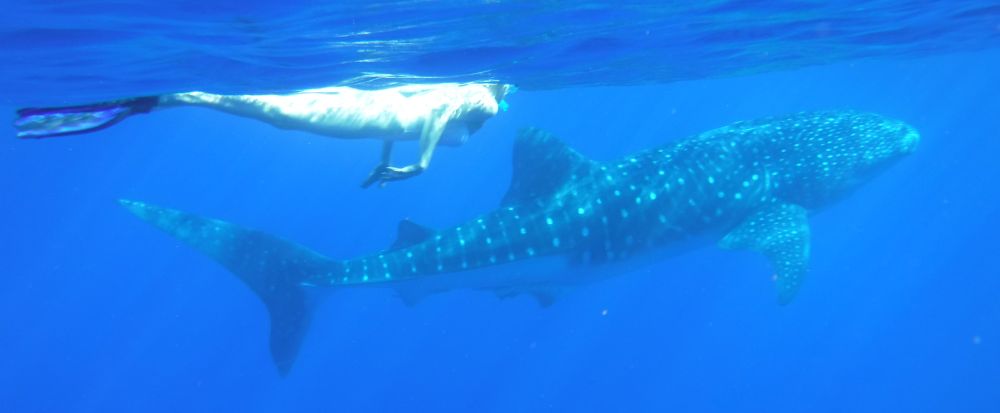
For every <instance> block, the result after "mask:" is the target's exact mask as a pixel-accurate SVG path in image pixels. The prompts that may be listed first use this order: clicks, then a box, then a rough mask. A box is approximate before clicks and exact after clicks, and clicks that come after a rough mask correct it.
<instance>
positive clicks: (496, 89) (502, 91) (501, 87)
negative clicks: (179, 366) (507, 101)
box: [486, 83, 517, 103]
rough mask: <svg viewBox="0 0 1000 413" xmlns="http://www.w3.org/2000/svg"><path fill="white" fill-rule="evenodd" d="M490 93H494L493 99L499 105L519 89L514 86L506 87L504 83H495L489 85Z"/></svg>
mask: <svg viewBox="0 0 1000 413" xmlns="http://www.w3.org/2000/svg"><path fill="white" fill-rule="evenodd" d="M486 87H488V88H489V89H490V92H491V93H493V97H494V98H495V99H496V100H497V103H500V102H503V99H504V98H505V97H507V95H510V94H512V93H514V92H517V87H516V86H514V85H505V84H502V83H494V84H491V85H487V86H486Z"/></svg>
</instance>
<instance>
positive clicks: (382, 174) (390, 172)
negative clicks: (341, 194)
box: [361, 163, 424, 188]
mask: <svg viewBox="0 0 1000 413" xmlns="http://www.w3.org/2000/svg"><path fill="white" fill-rule="evenodd" d="M423 171H424V168H423V167H421V166H420V165H416V164H414V165H409V166H404V167H402V168H397V167H394V166H389V165H387V164H384V163H383V164H379V165H378V166H376V167H375V169H373V170H372V173H371V174H370V175H368V179H366V180H365V181H364V182H362V183H361V187H362V188H367V187H369V186H372V184H375V183H378V184H379V186H384V185H385V184H386V182H389V181H400V180H403V179H407V178H412V177H414V176H417V175H420V173H421V172H423Z"/></svg>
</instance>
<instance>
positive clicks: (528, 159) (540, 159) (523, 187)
mask: <svg viewBox="0 0 1000 413" xmlns="http://www.w3.org/2000/svg"><path fill="white" fill-rule="evenodd" d="M512 162H513V173H512V176H511V180H510V188H509V189H507V193H506V194H505V195H504V197H503V201H501V205H513V204H522V203H533V202H536V201H537V200H539V199H540V198H542V197H544V196H548V195H551V194H553V193H555V192H556V191H557V190H559V188H561V187H563V185H565V184H566V183H567V182H570V181H572V180H574V179H575V178H578V177H581V176H583V175H585V174H588V173H590V169H591V167H592V166H593V164H594V162H593V161H591V160H589V159H587V158H586V157H584V156H583V155H581V154H580V153H579V152H577V151H575V150H573V149H572V148H570V147H569V146H566V144H565V143H563V142H562V141H561V140H559V139H558V138H556V137H554V136H552V135H551V134H549V133H548V132H545V131H543V130H541V129H536V128H525V129H522V130H521V131H520V133H519V134H518V136H517V141H515V142H514V154H513V156H512Z"/></svg>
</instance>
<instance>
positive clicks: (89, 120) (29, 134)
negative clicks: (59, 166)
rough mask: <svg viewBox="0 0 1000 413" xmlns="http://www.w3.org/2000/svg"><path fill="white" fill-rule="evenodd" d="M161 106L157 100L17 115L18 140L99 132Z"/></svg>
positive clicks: (148, 98) (30, 110) (23, 111)
mask: <svg viewBox="0 0 1000 413" xmlns="http://www.w3.org/2000/svg"><path fill="white" fill-rule="evenodd" d="M158 103H159V98H158V97H156V96H144V97H138V98H132V99H125V100H117V101H113V102H103V103H95V104H92V105H82V106H65V107H58V108H27V109H21V110H18V111H17V119H15V120H14V127H15V128H17V137H18V138H49V137H53V136H66V135H75V134H79V133H87V132H93V131H98V130H101V129H104V128H107V127H109V126H111V125H114V124H116V123H118V122H121V121H122V120H124V119H125V118H127V117H129V116H131V115H134V114H136V113H147V112H149V111H151V110H153V107H155V106H156V105H157V104H158Z"/></svg>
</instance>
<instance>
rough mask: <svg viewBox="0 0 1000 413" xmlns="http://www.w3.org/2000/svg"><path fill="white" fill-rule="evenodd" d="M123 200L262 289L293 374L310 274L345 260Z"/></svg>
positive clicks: (279, 358)
mask: <svg viewBox="0 0 1000 413" xmlns="http://www.w3.org/2000/svg"><path fill="white" fill-rule="evenodd" d="M119 202H120V203H121V204H122V206H124V207H125V208H126V209H128V210H129V211H130V212H132V213H133V214H135V215H136V216H138V217H139V218H142V219H143V220H145V221H146V222H149V223H150V224H152V225H153V226H156V227H157V228H159V229H161V230H163V231H165V232H167V233H168V234H170V235H173V236H174V237H176V238H177V239H179V240H181V241H183V242H184V243H186V244H188V245H190V246H191V247H194V248H195V249H197V250H199V251H201V252H202V253H204V254H205V255H208V256H209V257H211V258H212V259H214V260H215V261H216V262H218V263H219V264H222V265H223V266H224V267H226V268H227V269H228V270H229V271H231V272H232V273H233V274H235V275H236V276H237V277H239V279H240V280H242V281H243V282H244V283H245V284H246V285H247V286H248V287H250V289H251V290H253V292H254V293H256V294H257V296H258V297H259V298H260V299H261V301H263V302H264V304H265V305H266V306H267V309H268V313H269V314H270V316H271V339H270V343H271V356H272V358H273V359H274V363H275V365H276V366H277V367H278V370H279V371H280V372H281V374H282V375H284V374H287V373H288V371H289V370H290V369H291V367H292V364H293V363H294V362H295V358H296V356H297V355H298V351H299V347H300V345H301V344H302V339H303V338H304V336H305V333H306V331H307V329H308V327H309V321H310V318H311V313H312V305H311V304H312V303H311V302H310V299H309V297H308V295H307V294H306V291H304V290H303V288H302V286H301V284H302V283H303V282H304V281H305V280H306V279H308V278H310V277H314V276H317V275H323V274H331V273H335V272H337V271H339V268H340V264H339V263H337V262H335V261H333V260H330V259H328V258H326V257H323V256H322V255H320V254H317V253H315V252H313V251H311V250H309V249H307V248H305V247H302V246H300V245H298V244H295V243H292V242H289V241H285V240H283V239H281V238H278V237H275V236H273V235H269V234H266V233H263V232H260V231H255V230H252V229H247V228H243V227H240V226H238V225H235V224H231V223H228V222H225V221H220V220H215V219H210V218H204V217H200V216H197V215H194V214H189V213H185V212H182V211H177V210H173V209H168V208H162V207H158V206H154V205H149V204H145V203H142V202H135V201H127V200H121V201H119Z"/></svg>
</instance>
